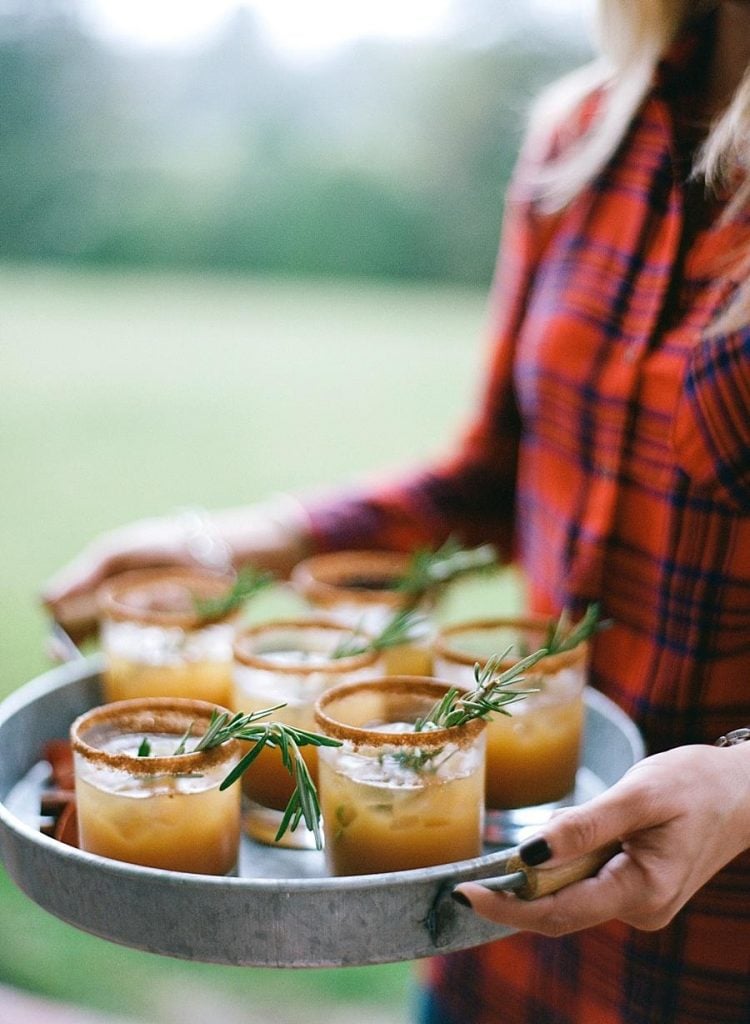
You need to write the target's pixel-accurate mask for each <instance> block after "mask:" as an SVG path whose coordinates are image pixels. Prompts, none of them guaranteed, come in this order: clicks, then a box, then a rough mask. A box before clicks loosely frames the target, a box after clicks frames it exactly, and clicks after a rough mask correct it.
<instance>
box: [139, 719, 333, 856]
mask: <svg viewBox="0 0 750 1024" xmlns="http://www.w3.org/2000/svg"><path fill="white" fill-rule="evenodd" d="M284 707H286V704H276V705H275V706H274V707H270V708H263V709H262V710H260V711H251V712H250V713H249V714H244V713H243V712H241V711H238V712H236V713H235V714H232V713H231V712H229V711H216V710H214V711H213V712H212V713H211V718H210V719H209V723H208V725H207V727H206V730H205V732H204V733H203V735H202V736H200V737H199V738H198V739H197V742H196V743H195V746H193V747H192V749H191V750H188V749H187V742H188V739H189V738H190V736H191V734H192V730H193V725H192V723H191V725H189V726H188V728H187V729H186V730H185V733H184V735H183V736H182V737H181V738H180V741H179V743H178V745H177V748H176V750H175V751H174V756H176V755H179V754H186V753H190V754H197V753H199V752H200V751H202V750H210V749H212V748H213V747H218V746H221V744H222V743H228V742H229V741H230V740H244V741H245V742H247V743H252V744H253V746H252V747H251V748H250V750H249V751H248V752H247V753H246V754H245V755H244V756H243V757H242V758H241V760H240V761H239V762H238V763H237V764H236V765H235V766H234V768H233V769H232V770H231V771H230V772H229V774H228V775H227V776H226V778H225V779H224V780H223V781H222V782H221V784H220V786H219V789H227V788H228V787H229V786H231V785H232V784H233V783H234V782H236V781H237V779H239V778H240V777H241V776H242V775H243V774H244V773H245V772H246V771H247V769H248V768H249V767H250V765H251V764H252V763H253V761H254V760H255V759H256V758H257V757H258V755H259V754H260V752H261V751H262V750H263V749H264V748H265V747H270V748H276V749H277V750H279V751H280V753H281V761H282V764H283V765H284V767H285V768H286V769H287V771H288V772H289V774H290V775H291V776H292V778H293V780H294V791H293V793H292V795H291V797H290V799H289V803H288V804H287V807H286V810H285V811H284V815H283V818H282V820H281V824H280V826H279V829H278V832H277V833H276V840H277V841H278V840H279V839H281V837H282V836H283V835H284V833H285V832H286V831H287V830H290V831H292V832H293V831H294V830H295V829H296V828H297V826H298V825H299V824H300V822H301V821H304V823H305V825H306V826H307V828H308V829H309V830H310V831H311V832H312V833H313V835H314V836H315V845H316V846H317V848H318V849H319V850H320V849H322V847H323V837H322V833H321V831H320V803H319V801H318V793H317V790H316V788H315V783H314V782H313V779H312V776H311V775H310V771H309V769H308V767H307V765H306V763H305V761H304V758H303V757H302V754H301V752H300V747H306V746H312V747H340V746H341V743H340V741H339V740H335V739H331V738H330V737H328V736H321V735H319V734H318V733H315V732H308V731H307V730H306V729H296V728H294V727H293V726H291V725H284V724H283V722H263V721H261V720H262V719H264V718H268V716H269V715H271V714H273V712H274V711H279V710H280V709H281V708H284ZM150 753H151V746H150V744H149V742H148V740H147V739H146V738H145V737H144V739H143V740H142V742H141V745H140V747H139V748H138V756H139V757H148V756H149V755H150Z"/></svg>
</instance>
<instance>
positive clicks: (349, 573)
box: [290, 551, 435, 675]
mask: <svg viewBox="0 0 750 1024" xmlns="http://www.w3.org/2000/svg"><path fill="white" fill-rule="evenodd" d="M410 565H411V556H410V555H407V554H402V553H401V552H397V551H331V552H325V553H323V554H319V555H313V556H311V557H310V558H306V559H305V560H304V561H302V562H299V563H298V564H297V565H296V566H295V567H294V569H293V570H292V574H291V577H290V582H291V584H292V587H293V588H294V589H295V590H296V591H297V593H298V594H300V595H301V596H302V597H303V598H304V599H305V600H306V601H307V602H308V603H309V604H310V605H311V606H312V607H313V608H314V609H315V610H316V611H317V612H318V613H320V614H325V615H328V616H330V617H331V618H332V619H333V620H334V621H336V622H340V623H341V624H342V625H345V626H350V627H351V628H352V629H358V628H361V629H363V630H364V631H365V632H367V633H370V634H372V635H378V634H379V633H380V632H381V631H382V630H383V628H384V626H385V625H386V623H387V622H388V621H389V620H390V619H391V618H393V616H394V615H395V614H396V613H397V612H399V611H401V610H403V609H404V608H406V607H410V600H411V596H410V595H409V594H407V593H405V592H404V591H400V590H399V589H398V584H399V581H400V580H401V579H402V578H403V577H404V576H405V575H406V574H407V572H408V570H409V567H410ZM434 606H435V592H434V590H433V591H431V592H429V593H427V594H425V595H423V596H422V597H421V598H420V600H419V601H418V602H417V604H416V605H415V606H414V607H415V610H416V611H418V612H419V613H420V621H419V622H415V624H414V627H413V630H412V635H411V636H410V638H409V641H408V643H405V644H402V645H399V646H398V647H393V648H390V649H388V650H387V651H385V652H384V666H385V671H386V673H387V674H388V675H429V673H430V671H431V667H432V654H431V647H430V641H431V639H432V636H433V635H434V625H433V623H432V621H431V617H432V614H433V611H434Z"/></svg>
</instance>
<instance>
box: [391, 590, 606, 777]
mask: <svg viewBox="0 0 750 1024" xmlns="http://www.w3.org/2000/svg"><path fill="white" fill-rule="evenodd" d="M606 625H608V623H604V622H600V620H599V605H598V604H590V605H589V606H588V608H587V609H586V612H585V614H584V616H583V618H582V619H581V620H580V622H578V623H575V624H572V623H571V620H570V615H569V613H568V612H567V611H563V612H562V613H561V615H560V616H559V618H558V619H557V621H556V622H553V623H551V624H550V628H549V630H548V632H547V637H546V641H545V644H544V646H542V647H540V648H539V649H538V650H536V651H534V652H533V653H531V654H527V655H526V656H525V657H523V658H520V659H519V660H518V661H515V662H513V664H512V665H509V666H508V667H507V668H505V669H502V667H501V666H502V665H503V664H505V663H506V662H507V659H508V656H509V655H510V653H511V651H512V650H513V645H512V644H511V645H510V646H509V647H508V648H507V649H506V650H505V651H503V653H502V654H493V655H492V656H491V657H489V658H488V659H487V661H486V662H485V663H484V665H483V666H482V665H480V663H479V662H476V663H475V665H474V681H475V683H476V686H475V688H474V689H473V690H470V691H469V692H464V691H461V690H459V689H458V688H457V687H455V686H453V687H451V689H450V690H448V691H447V692H446V694H445V696H444V697H442V698H441V700H439V701H438V702H437V703H436V704H435V705H434V707H433V708H432V709H431V710H430V711H429V712H428V713H427V714H426V715H424V716H423V717H422V718H419V719H417V721H416V722H415V723H414V732H428V731H431V730H436V729H451V728H456V727H459V726H462V725H465V724H466V723H467V722H470V721H472V720H473V719H475V718H488V717H489V716H490V715H493V714H501V715H510V714H511V712H510V711H508V709H507V706H508V705H509V704H514V703H516V702H517V701H519V700H523V699H524V698H525V697H527V696H528V695H529V694H531V693H536V692H537V691H536V690H535V689H533V688H531V689H521V690H518V689H510V686H511V684H513V683H519V682H521V680H522V679H523V678H524V677H525V675H526V673H527V672H528V671H529V669H531V668H533V667H534V665H536V664H537V662H539V661H541V660H542V659H543V658H547V657H549V656H550V655H552V654H559V653H560V652H562V651H570V650H573V648H575V647H577V646H578V644H580V643H583V641H584V640H587V639H588V638H589V637H590V636H592V635H593V634H594V633H595V632H597V631H598V630H600V629H602V628H604V627H605V626H606ZM441 750H442V748H441V749H440V750H434V751H429V752H427V751H424V752H419V751H415V752H408V753H407V752H404V753H402V754H399V755H398V757H399V760H401V762H402V764H403V765H404V767H409V768H414V769H417V770H418V769H421V768H424V767H425V766H426V765H427V763H428V761H430V760H431V759H432V758H434V757H436V756H437V755H438V754H440V753H441Z"/></svg>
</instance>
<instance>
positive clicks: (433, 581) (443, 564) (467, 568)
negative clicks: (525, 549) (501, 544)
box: [396, 537, 498, 603]
mask: <svg viewBox="0 0 750 1024" xmlns="http://www.w3.org/2000/svg"><path fill="white" fill-rule="evenodd" d="M497 563H498V554H497V550H496V549H495V548H494V547H493V545H492V544H482V545H480V547H477V548H463V547H461V545H460V544H459V543H458V541H457V540H455V539H454V538H450V537H449V538H448V540H447V541H446V542H445V543H444V544H443V545H442V547H439V548H438V549H437V550H436V551H430V550H420V551H415V552H414V554H413V555H412V557H411V562H410V564H409V568H408V569H407V570H406V573H405V575H404V576H402V577H401V579H400V580H399V582H398V586H397V588H396V589H397V590H399V591H401V592H402V593H404V594H407V595H409V597H410V598H411V602H410V603H416V602H417V601H418V600H419V599H420V598H421V597H422V596H423V595H424V594H425V593H427V591H429V590H430V589H432V588H433V587H435V586H439V585H440V584H443V583H450V582H453V581H454V580H457V579H459V578H460V577H462V576H468V575H469V574H471V573H475V572H481V571H484V570H487V569H491V568H494V567H495V566H496V565H497Z"/></svg>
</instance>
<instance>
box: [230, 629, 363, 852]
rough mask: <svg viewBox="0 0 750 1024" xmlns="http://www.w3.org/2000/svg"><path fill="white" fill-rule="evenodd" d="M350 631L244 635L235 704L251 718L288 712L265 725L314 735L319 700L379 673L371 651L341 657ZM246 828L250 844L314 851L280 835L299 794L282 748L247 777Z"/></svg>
mask: <svg viewBox="0 0 750 1024" xmlns="http://www.w3.org/2000/svg"><path fill="white" fill-rule="evenodd" d="M351 637H352V631H351V630H350V629H348V628H346V627H342V626H338V625H336V624H334V623H332V622H330V621H327V620H323V619H320V620H319V619H284V620H278V621H274V622H265V623H261V624H260V625H256V626H251V627H248V628H246V629H243V630H242V631H240V632H239V633H238V635H237V637H236V639H235V643H234V667H233V681H234V690H233V697H232V705H233V707H234V708H235V710H237V711H242V712H246V713H247V712H251V711H259V710H261V709H263V708H269V707H274V706H275V705H278V704H283V705H284V706H283V707H281V708H279V709H278V710H277V711H275V712H274V713H273V714H271V715H269V716H268V717H267V718H265V719H264V721H267V722H272V721H279V722H283V723H284V724H285V725H289V726H293V727H294V728H297V729H305V730H309V731H314V730H315V716H314V710H313V709H314V705H315V701H316V700H317V698H318V697H319V696H320V695H321V694H322V693H323V692H324V691H325V690H327V689H329V688H330V687H331V686H334V685H335V684H337V683H341V682H345V681H349V680H357V679H366V678H372V677H373V676H375V675H379V674H381V672H382V663H381V661H380V655H379V654H378V653H377V652H375V651H367V652H365V653H363V654H356V655H352V656H348V657H337V656H336V649H337V648H338V647H339V646H340V645H341V644H342V643H343V642H345V641H348V640H350V639H351ZM300 752H301V754H302V757H303V758H304V760H305V763H306V764H307V766H308V768H309V770H310V775H311V776H312V779H313V782H315V781H316V779H317V774H318V748H317V747H314V746H306V747H302V748H301V751H300ZM242 785H243V790H244V793H245V797H246V808H245V829H246V831H247V833H248V835H250V836H251V837H252V838H253V839H255V840H257V841H259V842H263V843H275V845H280V846H290V847H297V848H303V849H309V848H312V847H314V836H313V835H312V833H310V832H309V831H308V830H307V829H296V830H295V831H294V832H286V833H285V834H284V836H283V837H282V838H281V839H280V840H279V841H278V842H276V840H275V836H276V832H277V830H278V827H279V824H280V822H281V820H282V817H283V811H284V809H285V807H286V805H287V803H288V801H289V798H290V797H291V795H292V792H293V790H294V782H293V780H292V778H291V776H290V774H289V772H288V771H287V769H286V768H285V767H284V765H283V763H282V759H281V753H280V751H279V750H278V749H272V748H270V747H266V748H265V749H264V750H262V751H261V753H260V754H259V755H258V757H257V758H256V759H255V761H254V762H253V763H252V765H251V766H250V767H249V768H248V769H247V771H246V772H245V774H244V776H243V782H242Z"/></svg>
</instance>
